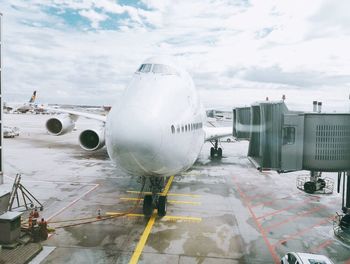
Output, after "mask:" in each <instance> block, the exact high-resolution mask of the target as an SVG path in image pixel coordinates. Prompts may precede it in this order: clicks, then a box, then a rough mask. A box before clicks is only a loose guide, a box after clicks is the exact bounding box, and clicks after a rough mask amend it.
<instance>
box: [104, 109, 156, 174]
mask: <svg viewBox="0 0 350 264" xmlns="http://www.w3.org/2000/svg"><path fill="white" fill-rule="evenodd" d="M110 118H113V122H109V123H111V124H112V127H108V131H107V133H109V138H110V142H107V148H108V152H109V154H110V156H111V158H112V159H114V160H115V161H116V162H117V163H118V164H119V165H120V166H121V167H122V168H123V169H125V170H126V171H128V172H129V173H134V174H138V175H140V174H151V173H154V171H156V170H157V169H158V168H157V167H158V166H157V163H156V162H155V160H156V158H157V156H159V153H160V152H161V146H162V128H161V124H160V121H159V119H158V118H157V116H154V115H152V114H151V113H150V112H149V111H148V110H147V109H145V108H142V107H138V106H134V107H127V108H124V109H122V110H119V111H118V112H114V113H111V116H110ZM106 139H107V138H106Z"/></svg>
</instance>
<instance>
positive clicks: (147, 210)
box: [142, 195, 153, 216]
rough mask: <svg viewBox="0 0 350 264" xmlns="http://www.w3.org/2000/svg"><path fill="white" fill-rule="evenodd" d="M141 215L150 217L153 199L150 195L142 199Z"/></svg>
mask: <svg viewBox="0 0 350 264" xmlns="http://www.w3.org/2000/svg"><path fill="white" fill-rule="evenodd" d="M142 209H143V214H144V215H145V216H151V215H152V212H153V199H152V195H145V198H144V199H143V208H142Z"/></svg>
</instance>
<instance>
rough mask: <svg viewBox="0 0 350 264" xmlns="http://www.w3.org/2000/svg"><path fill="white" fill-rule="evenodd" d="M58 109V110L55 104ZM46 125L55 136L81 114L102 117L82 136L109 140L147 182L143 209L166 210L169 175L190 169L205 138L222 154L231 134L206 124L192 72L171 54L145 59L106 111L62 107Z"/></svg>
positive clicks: (91, 145)
mask: <svg viewBox="0 0 350 264" xmlns="http://www.w3.org/2000/svg"><path fill="white" fill-rule="evenodd" d="M55 110H56V111H58V109H55ZM60 111H61V112H63V113H66V114H68V115H64V116H63V117H62V116H61V117H60V116H58V117H55V118H50V119H49V120H48V121H47V123H46V128H47V130H48V131H49V133H51V134H53V135H63V134H65V133H69V132H71V131H72V130H73V128H74V125H75V121H76V120H77V118H78V117H79V116H83V117H86V118H91V119H96V120H100V121H101V122H102V124H103V126H101V127H100V128H98V129H88V130H85V131H83V132H81V134H80V136H79V141H80V145H81V147H82V148H83V149H85V150H90V151H93V150H97V149H99V148H101V147H103V146H104V145H105V144H106V147H107V151H108V154H109V157H110V158H111V160H112V161H114V162H115V163H116V164H117V165H118V166H119V167H120V168H122V169H124V170H125V171H126V172H127V173H128V174H130V175H136V176H141V177H142V179H143V183H145V182H146V181H149V186H150V191H151V192H152V195H145V197H144V202H143V212H144V214H145V215H151V214H152V212H153V209H154V208H157V209H158V214H159V215H161V216H163V215H165V214H166V203H167V197H165V196H161V195H159V193H160V192H161V191H162V189H163V188H164V183H165V177H167V176H171V175H175V174H178V173H180V172H182V171H185V170H187V169H188V168H190V167H191V166H192V165H193V163H194V162H195V161H196V159H197V157H198V155H199V153H200V151H201V148H202V146H203V144H204V142H205V141H211V142H212V143H213V147H212V148H211V156H212V157H214V155H215V156H218V157H222V149H221V148H218V144H217V143H218V139H219V138H220V137H225V136H229V135H231V134H232V128H230V127H221V128H218V127H206V126H205V124H206V114H205V111H204V108H203V106H202V104H201V102H200V99H199V96H198V94H197V91H196V89H195V87H194V84H193V81H192V79H191V77H190V76H189V74H188V73H187V72H186V71H185V70H184V69H183V68H181V67H179V66H178V65H177V64H175V63H174V62H173V61H172V60H171V59H170V58H166V57H154V58H150V59H148V60H146V61H145V62H144V63H142V64H141V66H140V67H139V69H138V70H137V71H136V72H135V74H134V76H133V78H132V80H131V83H130V85H129V86H128V87H127V88H126V89H125V91H124V93H123V95H122V97H121V99H120V100H119V101H118V102H117V103H116V104H115V105H114V106H113V107H112V110H111V111H110V112H109V114H108V115H107V116H100V115H95V114H90V113H81V112H77V111H70V110H63V109H61V110H60Z"/></svg>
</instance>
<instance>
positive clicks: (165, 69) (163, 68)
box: [152, 64, 176, 75]
mask: <svg viewBox="0 0 350 264" xmlns="http://www.w3.org/2000/svg"><path fill="white" fill-rule="evenodd" d="M152 72H153V73H161V74H169V75H170V74H176V71H175V70H174V69H173V68H171V67H169V66H167V65H164V64H153V68H152Z"/></svg>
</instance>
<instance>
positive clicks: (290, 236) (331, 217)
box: [275, 215, 336, 246]
mask: <svg viewBox="0 0 350 264" xmlns="http://www.w3.org/2000/svg"><path fill="white" fill-rule="evenodd" d="M335 217H336V216H334V215H332V216H330V217H327V218H326V219H324V220H322V221H319V222H317V223H316V224H314V225H312V226H309V227H307V228H304V229H302V230H300V231H299V232H297V233H294V234H291V235H289V236H288V237H287V238H285V239H282V240H279V241H278V242H277V243H276V244H275V246H278V245H279V244H284V243H285V242H287V241H288V240H291V239H293V238H295V237H298V236H302V235H303V234H304V233H306V232H307V231H309V230H311V229H313V228H315V227H316V226H320V225H323V224H325V223H327V222H329V221H330V220H333V219H334V218H335Z"/></svg>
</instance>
